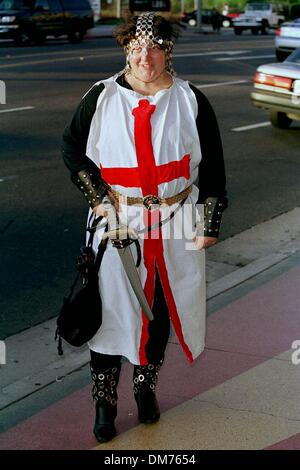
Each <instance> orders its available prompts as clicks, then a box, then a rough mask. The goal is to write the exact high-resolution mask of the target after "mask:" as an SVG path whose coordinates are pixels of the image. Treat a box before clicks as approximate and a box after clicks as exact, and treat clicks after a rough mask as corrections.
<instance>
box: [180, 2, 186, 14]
mask: <svg viewBox="0 0 300 470" xmlns="http://www.w3.org/2000/svg"><path fill="white" fill-rule="evenodd" d="M184 1H185V0H180V13H184Z"/></svg>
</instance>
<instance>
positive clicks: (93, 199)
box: [71, 170, 110, 209]
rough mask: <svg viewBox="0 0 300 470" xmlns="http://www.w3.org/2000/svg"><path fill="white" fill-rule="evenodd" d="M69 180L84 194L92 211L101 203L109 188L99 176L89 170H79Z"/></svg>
mask: <svg viewBox="0 0 300 470" xmlns="http://www.w3.org/2000/svg"><path fill="white" fill-rule="evenodd" d="M71 180H72V181H73V183H74V184H75V185H76V186H77V187H78V188H79V189H80V191H81V192H82V193H83V194H84V196H85V198H86V200H87V201H88V203H89V205H90V206H91V208H92V209H93V208H94V207H96V206H98V205H99V204H100V203H101V202H102V199H103V198H104V196H105V195H106V194H107V191H108V190H109V188H110V186H109V185H108V184H107V183H106V182H105V181H104V180H103V179H102V178H101V176H100V175H97V174H96V173H95V172H93V171H91V170H81V171H79V172H78V173H73V174H72V175H71Z"/></svg>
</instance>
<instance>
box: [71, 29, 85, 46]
mask: <svg viewBox="0 0 300 470" xmlns="http://www.w3.org/2000/svg"><path fill="white" fill-rule="evenodd" d="M84 35H85V32H84V31H82V30H81V29H73V30H72V31H71V32H70V33H69V34H68V39H69V41H70V43H71V44H79V43H80V42H82V40H83V38H84Z"/></svg>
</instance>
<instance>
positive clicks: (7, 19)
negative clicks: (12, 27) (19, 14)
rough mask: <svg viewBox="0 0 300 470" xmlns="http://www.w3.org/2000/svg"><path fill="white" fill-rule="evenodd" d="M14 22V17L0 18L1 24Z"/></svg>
mask: <svg viewBox="0 0 300 470" xmlns="http://www.w3.org/2000/svg"><path fill="white" fill-rule="evenodd" d="M15 20H16V16H2V18H0V22H1V23H13V22H14V21H15Z"/></svg>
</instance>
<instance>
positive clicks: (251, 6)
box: [246, 3, 270, 11]
mask: <svg viewBox="0 0 300 470" xmlns="http://www.w3.org/2000/svg"><path fill="white" fill-rule="evenodd" d="M269 9H270V5H268V4H266V3H251V4H249V5H247V6H246V10H247V11H258V10H269Z"/></svg>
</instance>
